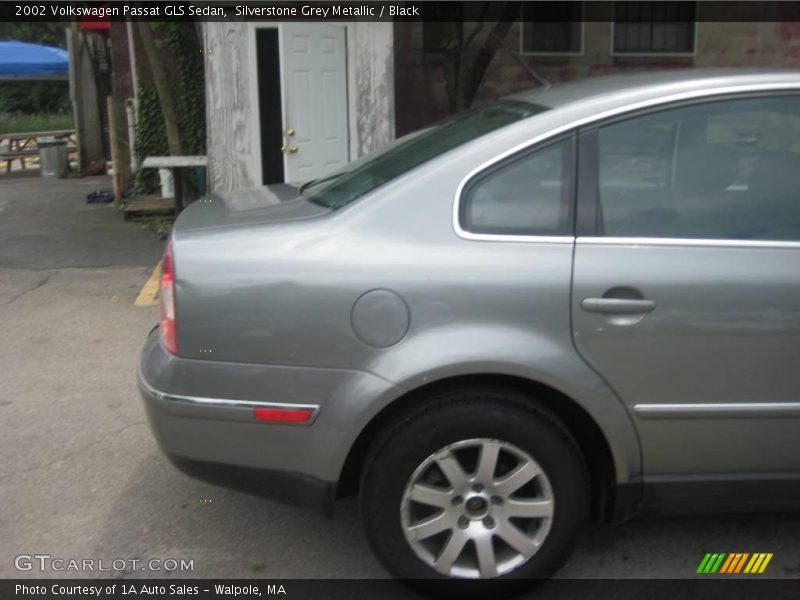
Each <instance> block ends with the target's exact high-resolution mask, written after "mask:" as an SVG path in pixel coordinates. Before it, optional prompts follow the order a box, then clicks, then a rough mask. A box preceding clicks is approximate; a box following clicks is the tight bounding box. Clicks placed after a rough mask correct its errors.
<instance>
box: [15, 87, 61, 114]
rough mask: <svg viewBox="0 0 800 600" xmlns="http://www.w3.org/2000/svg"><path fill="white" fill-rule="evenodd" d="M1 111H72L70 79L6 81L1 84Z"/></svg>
mask: <svg viewBox="0 0 800 600" xmlns="http://www.w3.org/2000/svg"><path fill="white" fill-rule="evenodd" d="M0 112H21V113H28V114H35V113H59V112H60V113H66V114H69V113H71V112H72V105H71V104H70V100H69V82H68V81H4V82H3V83H2V85H0Z"/></svg>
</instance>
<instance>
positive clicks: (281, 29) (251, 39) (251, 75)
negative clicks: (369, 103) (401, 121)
mask: <svg viewBox="0 0 800 600" xmlns="http://www.w3.org/2000/svg"><path fill="white" fill-rule="evenodd" d="M287 24H288V23H283V22H277V23H263V22H257V21H254V22H251V23H248V27H247V55H248V56H247V58H248V63H249V65H248V83H247V87H248V91H247V94H248V96H249V98H248V99H249V104H250V106H251V107H252V115H251V118H252V119H253V120H254V127H253V128H252V131H253V132H254V133H253V134H252V135H251V138H250V139H251V143H252V144H253V148H254V157H255V160H254V161H253V165H254V168H255V179H256V185H257V186H262V185H264V184H263V181H264V169H263V165H262V162H261V158H262V157H261V144H262V140H261V111H260V110H259V97H258V52H257V44H256V32H257V30H259V29H277V30H278V62H279V64H280V77H281V81H280V85H281V113H282V117H283V119H284V122H283V123H282V124H281V130H283V129H285V126H286V121H285V120H286V92H285V90H286V86H285V85H284V83H285V78H286V69H285V67H284V56H283V42H284V35H285V26H286V25H287ZM306 24H307V25H315V23H306ZM324 26H326V27H342V28H344V52H345V58H344V66H345V73H344V78H345V81H344V83H345V104H346V107H347V108H346V112H345V119H346V121H347V157H346V159H347V162H349V161H350V160H351V159H352V157H353V156H354V155H355V152H354V148H353V142H354V140H355V139H356V138H357V136H356V133H357V132H355V131H354V127H355V123H356V119H355V104H354V102H353V94H352V93H351V91H350V90H351V88H350V86H351V85H352V84H353V80H352V77H353V69H352V66H351V63H350V59H351V57H350V46H351V44H350V36H351V29H350V25H349V24H348V23H331V24H327V23H325V24H324ZM281 141H283V140H281ZM283 170H284V182H285V180H286V172H287V170H286V156H284V158H283Z"/></svg>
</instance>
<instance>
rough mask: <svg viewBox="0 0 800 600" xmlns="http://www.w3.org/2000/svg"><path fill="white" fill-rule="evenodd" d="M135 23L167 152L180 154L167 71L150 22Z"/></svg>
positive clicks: (181, 150)
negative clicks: (150, 77)
mask: <svg viewBox="0 0 800 600" xmlns="http://www.w3.org/2000/svg"><path fill="white" fill-rule="evenodd" d="M136 24H137V26H138V28H139V39H140V41H141V42H142V47H143V48H144V51H145V54H146V55H147V62H148V63H149V64H150V72H151V73H152V75H153V83H154V84H155V86H156V91H157V92H158V98H159V100H160V101H161V113H162V115H163V116H164V129H165V131H166V134H167V146H168V147H169V153H170V154H171V155H173V156H180V155H182V154H183V147H182V144H181V135H180V130H179V129H178V117H177V113H176V112H175V103H174V102H173V99H172V94H171V93H170V89H169V79H168V78H167V73H166V71H165V70H164V65H163V64H162V63H161V57H160V56H159V53H158V48H156V41H155V39H154V38H153V32H152V30H151V29H150V24H149V23H148V22H147V21H138V22H137V23H136Z"/></svg>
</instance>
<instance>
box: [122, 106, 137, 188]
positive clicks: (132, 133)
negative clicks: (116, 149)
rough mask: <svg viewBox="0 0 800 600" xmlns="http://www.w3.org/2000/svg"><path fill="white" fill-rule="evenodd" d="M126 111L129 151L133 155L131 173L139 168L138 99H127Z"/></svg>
mask: <svg viewBox="0 0 800 600" xmlns="http://www.w3.org/2000/svg"><path fill="white" fill-rule="evenodd" d="M125 112H126V113H127V115H128V142H129V143H128V151H129V154H130V157H131V173H136V171H138V170H139V164H138V163H137V161H136V100H134V99H133V98H128V99H127V100H125Z"/></svg>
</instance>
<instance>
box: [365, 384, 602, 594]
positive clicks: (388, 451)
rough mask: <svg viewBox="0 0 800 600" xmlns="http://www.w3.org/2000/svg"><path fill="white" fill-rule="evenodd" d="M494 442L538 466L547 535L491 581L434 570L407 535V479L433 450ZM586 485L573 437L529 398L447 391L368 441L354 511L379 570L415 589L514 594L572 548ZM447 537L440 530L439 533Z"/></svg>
mask: <svg viewBox="0 0 800 600" xmlns="http://www.w3.org/2000/svg"><path fill="white" fill-rule="evenodd" d="M476 438H480V439H490V440H499V441H501V442H505V443H508V444H512V445H513V446H515V447H517V448H519V449H521V450H523V451H524V452H526V453H527V454H528V455H529V456H530V457H532V458H533V459H534V460H535V461H536V463H538V465H539V466H540V467H541V469H542V470H543V471H544V473H545V475H546V478H547V479H549V484H550V488H551V490H552V496H553V498H554V500H555V503H554V507H555V508H554V512H553V514H552V520H551V521H550V523H549V526H550V529H549V533H547V534H546V537H545V538H544V540H543V542H542V543H541V546H540V547H539V549H538V551H536V553H535V554H533V556H531V557H530V558H528V559H527V561H526V562H524V563H523V564H521V565H519V566H518V567H516V568H515V569H514V570H512V571H510V572H507V573H505V574H501V575H500V576H497V577H493V578H490V579H479V580H475V579H458V578H453V577H448V576H446V575H443V574H441V573H439V572H437V571H436V570H435V569H434V568H433V567H432V566H430V565H429V564H427V563H425V562H424V561H423V560H422V559H421V558H420V557H418V556H417V554H416V553H415V551H414V550H413V549H412V547H411V544H410V543H409V542H408V541H407V540H406V537H405V534H404V530H403V525H402V521H401V505H402V499H403V493H404V490H405V488H406V484H407V483H408V481H409V480H410V478H411V477H412V475H413V474H415V471H416V470H417V469H418V467H419V466H420V465H421V464H422V463H423V462H424V461H425V460H426V459H427V458H428V457H430V456H432V455H433V454H434V453H437V452H438V451H439V450H441V449H442V448H445V447H447V446H449V445H451V444H453V443H456V442H459V441H462V440H471V439H476ZM590 493H591V492H590V485H589V477H588V473H587V470H586V464H585V461H584V460H583V457H582V455H581V453H580V450H579V449H578V445H577V444H576V442H575V440H574V439H573V438H572V436H571V435H570V434H569V432H568V430H567V429H566V428H565V427H564V426H563V425H562V424H561V422H560V421H559V420H558V419H557V418H556V417H555V416H554V415H553V414H552V413H551V412H550V411H548V410H547V409H546V408H544V407H543V406H542V405H541V404H540V403H538V402H537V401H536V400H535V399H534V398H530V397H528V396H526V395H525V394H523V393H521V392H519V391H516V390H502V389H486V390H476V389H471V390H462V391H449V392H444V393H439V394H435V395H432V396H430V397H428V398H425V399H423V400H422V401H421V402H419V403H416V404H415V408H414V409H413V410H410V411H407V412H405V413H403V414H401V415H400V416H399V417H398V418H397V419H396V420H395V421H394V422H393V423H391V424H390V425H389V426H388V427H386V428H385V429H384V431H383V432H382V434H380V435H379V436H378V438H377V439H376V441H375V443H374V444H373V445H372V447H371V450H370V453H369V455H368V457H367V459H366V462H365V466H364V471H363V473H362V481H361V492H360V494H361V496H360V502H361V513H362V518H363V521H364V526H365V529H366V533H367V537H368V538H369V541H370V544H371V545H372V548H373V550H374V552H375V554H376V555H377V556H378V558H379V559H380V561H381V562H382V564H383V565H384V567H385V568H386V569H387V570H388V571H389V572H391V573H392V574H393V575H394V576H396V577H397V578H399V579H401V580H404V581H406V582H407V583H408V584H410V585H412V586H413V587H414V588H416V589H417V590H418V591H422V592H423V593H428V594H435V595H440V594H441V593H443V591H444V590H442V587H441V586H442V585H445V586H446V588H448V591H453V590H450V589H449V588H450V587H452V586H453V585H456V586H458V587H459V591H460V592H463V591H477V590H479V589H480V590H481V592H485V591H486V590H485V588H486V587H487V585H488V586H489V587H491V591H492V592H493V593H500V594H505V593H516V592H518V591H520V590H521V589H522V588H524V587H530V586H532V585H533V584H535V583H536V582H537V581H540V580H542V579H546V578H547V577H550V576H551V575H552V574H553V573H555V572H556V571H557V570H558V569H559V568H560V567H561V565H562V564H563V563H564V562H565V561H566V559H567V558H568V557H569V556H570V554H571V553H572V551H573V549H574V547H575V544H576V543H577V541H578V539H579V537H580V535H581V533H582V531H583V530H584V528H585V526H586V523H587V521H588V515H589V510H590ZM445 535H447V534H445Z"/></svg>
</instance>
